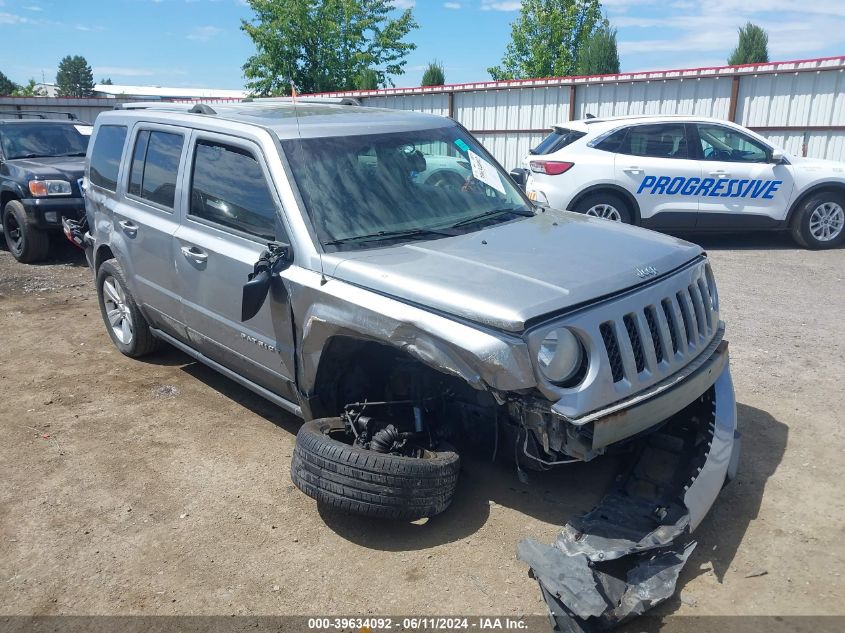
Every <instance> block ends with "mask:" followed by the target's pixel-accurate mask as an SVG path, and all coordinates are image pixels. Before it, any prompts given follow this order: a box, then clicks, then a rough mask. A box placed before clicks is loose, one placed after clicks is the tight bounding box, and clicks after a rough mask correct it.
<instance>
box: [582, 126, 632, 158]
mask: <svg viewBox="0 0 845 633" xmlns="http://www.w3.org/2000/svg"><path fill="white" fill-rule="evenodd" d="M627 135H628V128H622V129H621V130H612V131H610V132H605V133H604V134H602V135H601V136H599V137H597V138H596V139H595V140H593V141H592V142H591V143H590V144H589V145H590V147H595V148H596V149H600V150H603V151H605V152H613V153H614V154H616V153H618V152H621V151H622V148H623V147H624V144H625V137H626V136H627Z"/></svg>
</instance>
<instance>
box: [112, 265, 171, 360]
mask: <svg viewBox="0 0 845 633" xmlns="http://www.w3.org/2000/svg"><path fill="white" fill-rule="evenodd" d="M97 299H98V300H99V303H100V314H101V315H102V317H103V323H105V324H106V331H107V332H108V333H109V337H110V338H111V340H112V343H114V345H115V347H117V349H119V350H120V352H121V353H122V354H124V355H126V356H129V357H130V358H140V357H141V356H146V355H147V354H150V353H151V352H154V351H155V350H156V349H157V348H158V345H159V342H158V339H157V338H155V337H154V336H153V335H152V332H150V326H149V324H148V323H147V320H146V319H145V318H144V315H143V314H141V311H140V310H139V309H138V304H136V303H135V299H134V298H133V297H132V293H130V292H129V288H128V287H127V286H126V277H125V276H124V274H123V269H122V268H121V267H120V264H118V263H117V260H114V259H110V260H108V261H106V262H103V264H102V265H101V266H100V269H99V270H98V271H97Z"/></svg>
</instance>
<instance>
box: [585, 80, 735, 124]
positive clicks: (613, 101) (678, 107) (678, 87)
mask: <svg viewBox="0 0 845 633" xmlns="http://www.w3.org/2000/svg"><path fill="white" fill-rule="evenodd" d="M731 81H732V79H731V78H729V77H724V78H718V79H665V80H662V81H639V82H624V83H613V84H591V85H589V84H588V85H585V86H578V89H577V93H576V100H575V113H576V118H579V119H582V118H584V117H585V116H586V115H587V114H588V113H589V114H593V115H595V116H598V117H608V116H626V115H632V114H694V115H697V116H709V117H716V118H722V119H723V118H726V117H727V116H728V108H729V104H730V100H731Z"/></svg>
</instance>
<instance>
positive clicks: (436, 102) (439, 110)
mask: <svg viewBox="0 0 845 633" xmlns="http://www.w3.org/2000/svg"><path fill="white" fill-rule="evenodd" d="M366 102H367V105H368V106H373V107H375V108H391V109H393V110H414V111H416V112H425V113H427V114H439V115H440V116H449V96H448V95H445V94H436V95H409V96H407V97H400V96H394V95H390V96H383V97H367V98H366Z"/></svg>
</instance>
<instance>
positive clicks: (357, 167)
mask: <svg viewBox="0 0 845 633" xmlns="http://www.w3.org/2000/svg"><path fill="white" fill-rule="evenodd" d="M282 147H283V149H284V152H285V156H286V157H287V159H288V161H289V163H290V166H291V170H292V171H293V175H294V178H295V180H296V184H297V186H298V187H299V191H300V193H301V194H302V198H303V201H304V203H305V208H306V212H307V213H308V215H309V217H310V218H311V221H312V222H313V224H314V227H315V229H316V231H317V236H318V238H319V240H320V242H321V243H322V244H323V245H324V246H328V247H331V248H332V249H334V248H366V247H373V246H376V245H384V244H385V243H387V242H391V241H392V242H396V241H401V240H409V239H418V238H420V237H423V238H425V239H430V238H435V237H438V236H440V237H442V236H446V235H457V234H458V233H463V232H468V231H472V230H476V229H477V228H479V227H481V226H486V225H488V224H490V223H494V222H504V221H509V220H512V219H514V218H515V217H518V216H522V215H531V214H532V212H531V210H530V207H529V206H528V203H527V201H526V200H525V198H523V197H522V194H521V193H520V192H519V191H518V190H517V189H516V188H515V187H514V186H513V185H512V184H511V183H510V181H509V180H508V178H507V176H506V175H505V174H504V172H503V171H502V169H501V168H500V167H499V166H498V165H497V164H496V163H495V160H494V159H493V158H491V157H490V155H489V154H488V153H487V152H486V151H485V150H484V149H483V148H482V147H481V146H480V145H479V144H478V143H477V142H476V141H475V139H473V138H472V137H471V136H470V135H468V134H467V133H466V132H464V131H463V130H461V129H460V128H458V127H457V126H454V125H452V126H448V127H443V128H437V129H432V130H414V131H411V132H398V133H390V134H372V135H361V136H337V137H326V138H305V139H301V140H300V139H290V140H285V141H283V142H282Z"/></svg>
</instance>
